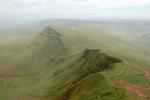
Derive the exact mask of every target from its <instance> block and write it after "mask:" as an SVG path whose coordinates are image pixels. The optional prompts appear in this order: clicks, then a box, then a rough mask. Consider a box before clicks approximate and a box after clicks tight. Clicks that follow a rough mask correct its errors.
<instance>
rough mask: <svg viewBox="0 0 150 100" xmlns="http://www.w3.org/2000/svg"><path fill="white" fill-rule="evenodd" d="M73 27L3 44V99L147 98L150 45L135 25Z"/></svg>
mask: <svg viewBox="0 0 150 100" xmlns="http://www.w3.org/2000/svg"><path fill="white" fill-rule="evenodd" d="M72 23H74V22H71V24H69V25H68V23H67V25H62V24H61V25H59V24H58V25H54V26H51V25H50V26H51V27H46V28H45V29H43V30H41V31H40V32H38V34H36V35H35V36H34V37H32V38H31V37H30V38H19V39H14V38H13V39H10V38H9V39H7V38H5V39H3V40H0V41H3V43H2V42H1V43H0V52H1V54H0V99H2V100H141V99H145V100H146V99H148V97H149V93H150V91H149V90H148V89H146V88H145V87H149V85H150V82H149V79H148V77H149V76H147V77H145V75H148V74H146V71H147V73H148V72H149V63H148V62H149V59H148V58H149V55H150V53H149V51H148V48H149V46H147V44H144V45H143V44H142V43H139V42H138V40H139V39H141V37H140V35H136V32H138V29H137V27H136V28H134V27H132V28H131V27H130V28H129V27H127V26H121V25H119V26H120V27H119V26H118V25H117V24H113V25H112V23H111V24H110V23H109V26H108V27H107V25H108V23H107V24H106V26H105V24H104V23H101V24H100V23H91V22H86V24H85V22H84V23H83V22H82V23H80V22H78V24H77V23H74V24H72ZM103 24H104V25H103ZM38 27H39V26H38ZM106 27H107V28H108V29H106ZM129 29H130V31H129ZM135 29H137V30H136V32H135V31H133V30H135ZM126 30H128V31H129V32H133V34H132V35H130V36H131V38H130V39H128V37H126V36H125V35H124V34H125V33H126V34H128V35H129V33H128V31H126ZM143 30H144V28H143ZM121 32H122V33H121ZM119 33H120V34H119ZM118 34H119V35H118ZM143 43H145V40H143ZM135 85H136V86H135ZM128 87H129V88H131V89H129V88H128ZM136 91H138V92H136ZM141 94H142V96H140V95H141Z"/></svg>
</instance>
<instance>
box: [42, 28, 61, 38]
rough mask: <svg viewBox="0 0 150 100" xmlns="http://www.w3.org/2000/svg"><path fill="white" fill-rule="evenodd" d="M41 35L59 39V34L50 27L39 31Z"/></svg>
mask: <svg viewBox="0 0 150 100" xmlns="http://www.w3.org/2000/svg"><path fill="white" fill-rule="evenodd" d="M41 34H42V35H46V36H48V37H60V34H59V33H58V32H57V31H56V30H55V29H53V28H51V27H46V28H45V29H43V30H42V31H41Z"/></svg>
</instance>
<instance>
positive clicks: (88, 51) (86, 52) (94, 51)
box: [82, 49, 100, 58]
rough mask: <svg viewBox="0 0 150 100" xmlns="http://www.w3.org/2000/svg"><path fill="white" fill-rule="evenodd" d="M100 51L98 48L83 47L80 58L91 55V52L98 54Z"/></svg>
mask: <svg viewBox="0 0 150 100" xmlns="http://www.w3.org/2000/svg"><path fill="white" fill-rule="evenodd" d="M99 53H100V50H99V49H85V50H84V51H83V55H82V58H87V57H90V56H92V55H93V54H94V55H95V54H99Z"/></svg>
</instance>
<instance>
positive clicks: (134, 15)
mask: <svg viewBox="0 0 150 100" xmlns="http://www.w3.org/2000/svg"><path fill="white" fill-rule="evenodd" d="M54 18H72V19H78V18H79V19H88V18H90V19H91V18H97V19H100V18H119V19H120V18H121V19H128V18H129V19H150V0H0V21H5V20H17V19H18V20H19V19H20V20H22V19H23V20H39V19H54Z"/></svg>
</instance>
